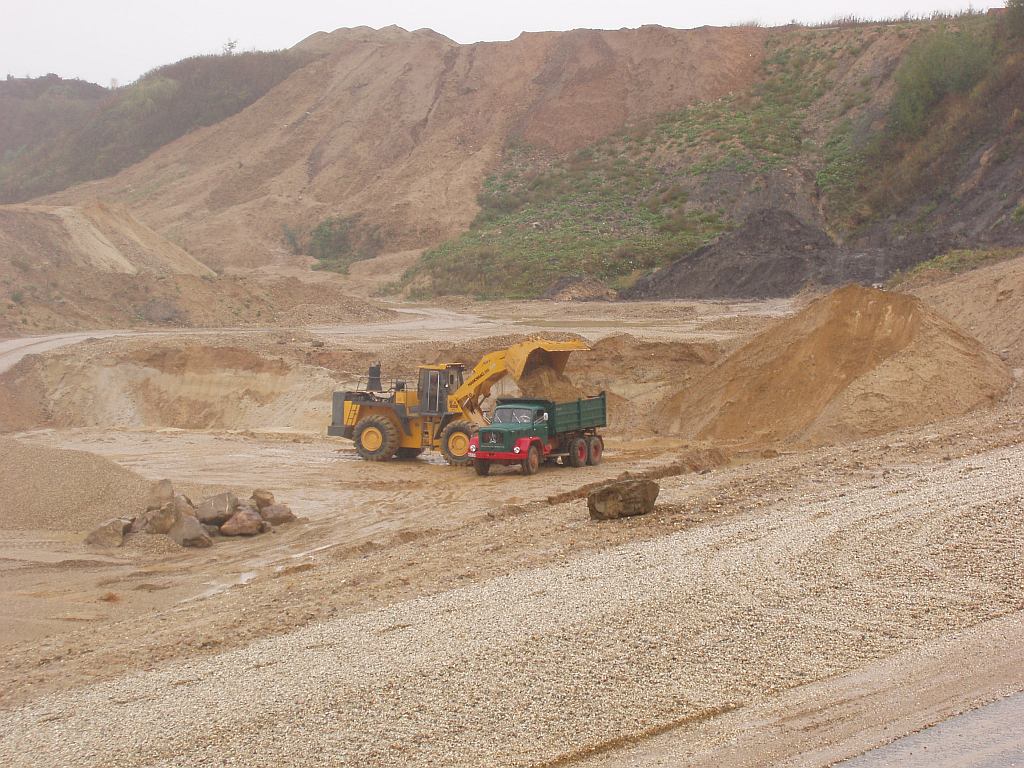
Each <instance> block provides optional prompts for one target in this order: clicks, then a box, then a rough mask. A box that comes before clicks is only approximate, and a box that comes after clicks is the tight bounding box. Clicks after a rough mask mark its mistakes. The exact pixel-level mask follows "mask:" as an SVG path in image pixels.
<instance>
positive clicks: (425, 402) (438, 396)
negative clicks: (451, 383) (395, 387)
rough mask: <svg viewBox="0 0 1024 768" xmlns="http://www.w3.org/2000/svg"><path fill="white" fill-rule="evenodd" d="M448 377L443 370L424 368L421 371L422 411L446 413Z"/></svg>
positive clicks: (420, 392)
mask: <svg viewBox="0 0 1024 768" xmlns="http://www.w3.org/2000/svg"><path fill="white" fill-rule="evenodd" d="M447 383H448V379H447V376H444V377H443V376H442V371H438V370H431V369H429V368H428V369H423V370H421V371H420V386H419V394H420V413H426V414H432V415H433V414H439V413H444V412H445V410H446V409H447V406H448V387H447Z"/></svg>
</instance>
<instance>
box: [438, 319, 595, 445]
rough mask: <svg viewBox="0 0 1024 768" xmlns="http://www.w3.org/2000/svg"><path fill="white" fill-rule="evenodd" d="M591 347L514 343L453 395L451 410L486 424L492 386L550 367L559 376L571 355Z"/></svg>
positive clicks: (489, 356) (486, 359)
mask: <svg viewBox="0 0 1024 768" xmlns="http://www.w3.org/2000/svg"><path fill="white" fill-rule="evenodd" d="M588 349H590V347H589V346H588V345H587V344H586V343H585V342H582V341H547V340H545V339H536V340H531V341H522V342H520V343H518V344H513V345H512V346H511V347H509V348H508V349H501V350H498V351H497V352H491V353H489V354H487V355H484V357H482V358H481V359H480V362H479V363H477V364H476V365H475V366H474V367H473V370H472V371H470V373H469V376H467V377H466V380H465V382H464V383H463V384H462V386H461V387H459V388H458V389H457V390H455V391H454V392H453V393H452V394H451V395H450V396H449V401H450V403H451V408H450V410H453V411H462V412H463V413H465V414H466V415H467V416H468V417H469V418H471V419H472V420H473V421H475V422H476V423H477V424H480V425H484V424H486V423H487V420H486V419H485V418H484V413H483V407H482V405H483V401H484V400H485V399H486V398H487V396H488V395H489V394H490V393H491V387H493V386H494V385H495V384H496V383H497V382H499V381H501V380H502V379H503V378H505V376H506V375H511V376H512V378H514V379H515V380H516V381H519V380H520V379H521V378H523V376H525V375H526V374H528V373H529V372H530V371H532V370H534V369H535V368H537V367H539V366H542V365H547V366H550V367H552V368H554V369H555V370H556V371H558V372H559V373H562V372H563V371H564V370H565V364H566V363H567V362H568V361H569V355H570V354H572V353H573V352H575V351H577V350H588Z"/></svg>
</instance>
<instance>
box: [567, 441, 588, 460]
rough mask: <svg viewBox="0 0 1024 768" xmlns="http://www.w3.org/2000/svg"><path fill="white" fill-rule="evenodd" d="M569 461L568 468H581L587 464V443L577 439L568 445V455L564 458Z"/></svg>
mask: <svg viewBox="0 0 1024 768" xmlns="http://www.w3.org/2000/svg"><path fill="white" fill-rule="evenodd" d="M566 458H568V459H569V466H570V467H582V466H583V465H584V464H586V463H587V441H586V440H584V439H583V438H582V437H577V438H575V439H574V440H572V441H571V442H570V443H569V455H568V456H567V457H566Z"/></svg>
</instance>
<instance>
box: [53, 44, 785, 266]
mask: <svg viewBox="0 0 1024 768" xmlns="http://www.w3.org/2000/svg"><path fill="white" fill-rule="evenodd" d="M765 34H766V33H765V32H764V31H763V30H759V29H743V28H731V29H710V28H703V29H698V30H671V29H664V28H661V27H644V28H641V29H637V30H621V31H616V32H605V31H589V30H577V31H574V32H566V33H543V34H523V35H521V36H520V37H519V38H517V39H516V40H513V41H511V42H508V43H479V44H475V45H458V44H456V43H454V42H452V41H451V40H448V39H447V38H444V37H442V36H441V35H438V34H436V33H433V32H430V31H419V32H405V31H404V30H399V29H397V28H389V29H385V30H380V31H374V30H369V29H365V28H363V29H353V30H339V31H338V32H335V33H332V34H331V35H322V36H315V37H314V38H313V39H311V40H309V41H306V42H305V43H303V44H300V47H310V48H312V49H313V50H314V51H316V52H325V51H329V52H328V53H327V54H326V55H325V56H322V57H321V58H319V59H317V60H316V61H314V62H313V63H311V64H309V65H308V66H306V67H304V68H302V69H300V70H299V71H297V72H295V73H294V74H293V75H292V76H291V77H289V78H288V79H286V80H285V81H284V82H283V83H281V84H280V85H278V86H277V87H276V88H274V89H272V90H271V91H270V92H269V93H268V94H267V95H266V96H264V97H263V98H262V99H260V100H259V101H257V102H256V103H255V104H253V105H252V106H250V107H249V108H248V109H245V110H243V111H242V112H240V113H239V114H237V115H235V116H233V117H231V118H228V119H227V120H224V121H223V122H221V123H218V124H217V125H215V126H212V127H210V128H207V129H202V130H198V131H195V132H193V133H191V134H189V135H187V136H185V137H183V138H182V139H180V140H178V141H176V142H174V143H172V144H170V145H168V146H166V147H164V148H162V149H160V150H159V151H157V152H155V153H154V154H153V155H151V156H150V157H149V158H147V159H146V160H145V161H144V162H142V163H139V164H138V165H136V166H133V167H132V168H129V169H127V170H125V171H123V172H122V173H120V174H118V175H117V176H115V177H113V178H111V179H107V180H104V181H100V182H95V183H91V184H86V185H82V186H79V187H76V188H73V189H71V190H69V191H67V192H64V193H61V194H59V195H56V196H54V198H53V201H56V202H66V201H80V200H88V199H93V198H103V199H111V200H116V201H119V202H123V203H125V204H127V205H129V206H130V207H131V208H132V210H133V211H135V212H136V213H137V214H138V215H139V216H140V217H141V218H142V219H143V220H144V221H145V222H146V223H148V224H150V225H151V226H153V227H155V228H156V229H158V230H159V231H162V232H167V231H170V230H173V231H174V232H175V233H176V235H177V236H178V237H179V241H180V242H182V244H183V245H185V247H186V248H187V249H188V250H189V251H191V252H192V253H194V254H195V255H196V256H197V257H199V258H200V259H201V260H203V261H204V262H205V263H207V264H210V265H211V266H213V267H214V268H219V267H221V266H223V265H226V264H232V265H257V264H261V263H266V262H267V261H269V260H270V258H271V255H272V254H273V253H274V252H276V251H280V250H281V249H282V248H283V242H282V235H283V231H284V228H285V227H289V228H292V229H295V230H298V231H308V230H309V229H312V228H313V227H315V226H316V225H317V224H318V223H319V222H321V221H322V220H324V219H326V218H329V217H343V218H348V217H355V218H356V219H357V220H358V221H357V226H356V235H355V237H356V239H358V240H359V241H360V242H364V241H369V242H371V243H373V244H374V246H375V248H377V249H387V250H396V249H400V248H405V247H412V248H416V247H423V246H427V245H433V244H435V243H438V242H440V241H442V240H444V239H445V238H448V237H452V236H455V235H457V234H459V233H460V232H462V231H463V230H464V229H465V228H466V227H467V226H468V225H469V224H470V222H471V221H472V220H473V218H474V216H475V215H476V213H477V210H478V206H477V201H476V198H477V194H478V192H479V190H480V185H481V183H482V181H483V179H484V177H485V176H486V175H487V173H489V172H490V171H491V170H492V169H493V168H494V167H495V166H496V165H497V164H498V162H499V160H500V158H501V156H502V153H503V151H504V150H505V148H506V147H507V145H508V143H509V141H510V140H511V139H513V138H514V139H517V140H519V141H522V142H526V143H528V144H530V145H531V146H539V147H545V148H547V149H548V150H549V151H550V152H552V153H554V154H555V155H556V156H557V155H560V154H562V153H565V152H568V151H572V150H575V149H578V148H580V147H583V146H585V145H587V144H589V143H591V142H593V141H596V140H598V139H601V138H603V137H604V136H606V135H608V134H610V133H612V132H613V131H615V130H617V129H619V128H621V127H622V126H623V125H625V124H627V123H629V122H630V121H635V120H641V119H644V118H650V117H653V116H654V115H657V114H661V113H664V112H668V111H671V110H674V109H679V108H681V107H684V106H686V105H687V104H692V103H697V102H700V101H708V100H713V99H716V98H719V97H721V96H724V95H726V94H728V93H731V92H733V91H736V90H738V89H742V88H745V87H747V86H749V84H750V83H751V82H752V81H753V80H754V79H755V78H756V77H757V76H758V68H759V64H760V59H761V56H762V53H763V41H764V38H765Z"/></svg>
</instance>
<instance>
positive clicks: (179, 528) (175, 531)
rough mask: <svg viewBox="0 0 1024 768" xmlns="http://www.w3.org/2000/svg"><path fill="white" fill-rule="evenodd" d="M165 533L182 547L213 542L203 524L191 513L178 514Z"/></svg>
mask: <svg viewBox="0 0 1024 768" xmlns="http://www.w3.org/2000/svg"><path fill="white" fill-rule="evenodd" d="M167 535H168V536H170V537H171V538H172V539H174V541H175V542H177V544H178V545H179V546H182V547H208V546H210V545H211V544H213V539H211V538H210V536H209V534H207V532H206V530H205V529H204V528H203V524H202V523H200V522H199V520H197V519H196V518H195V517H193V516H192V515H187V514H185V515H178V519H177V521H176V522H175V523H174V525H172V526H171V530H169V531H168V532H167Z"/></svg>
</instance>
